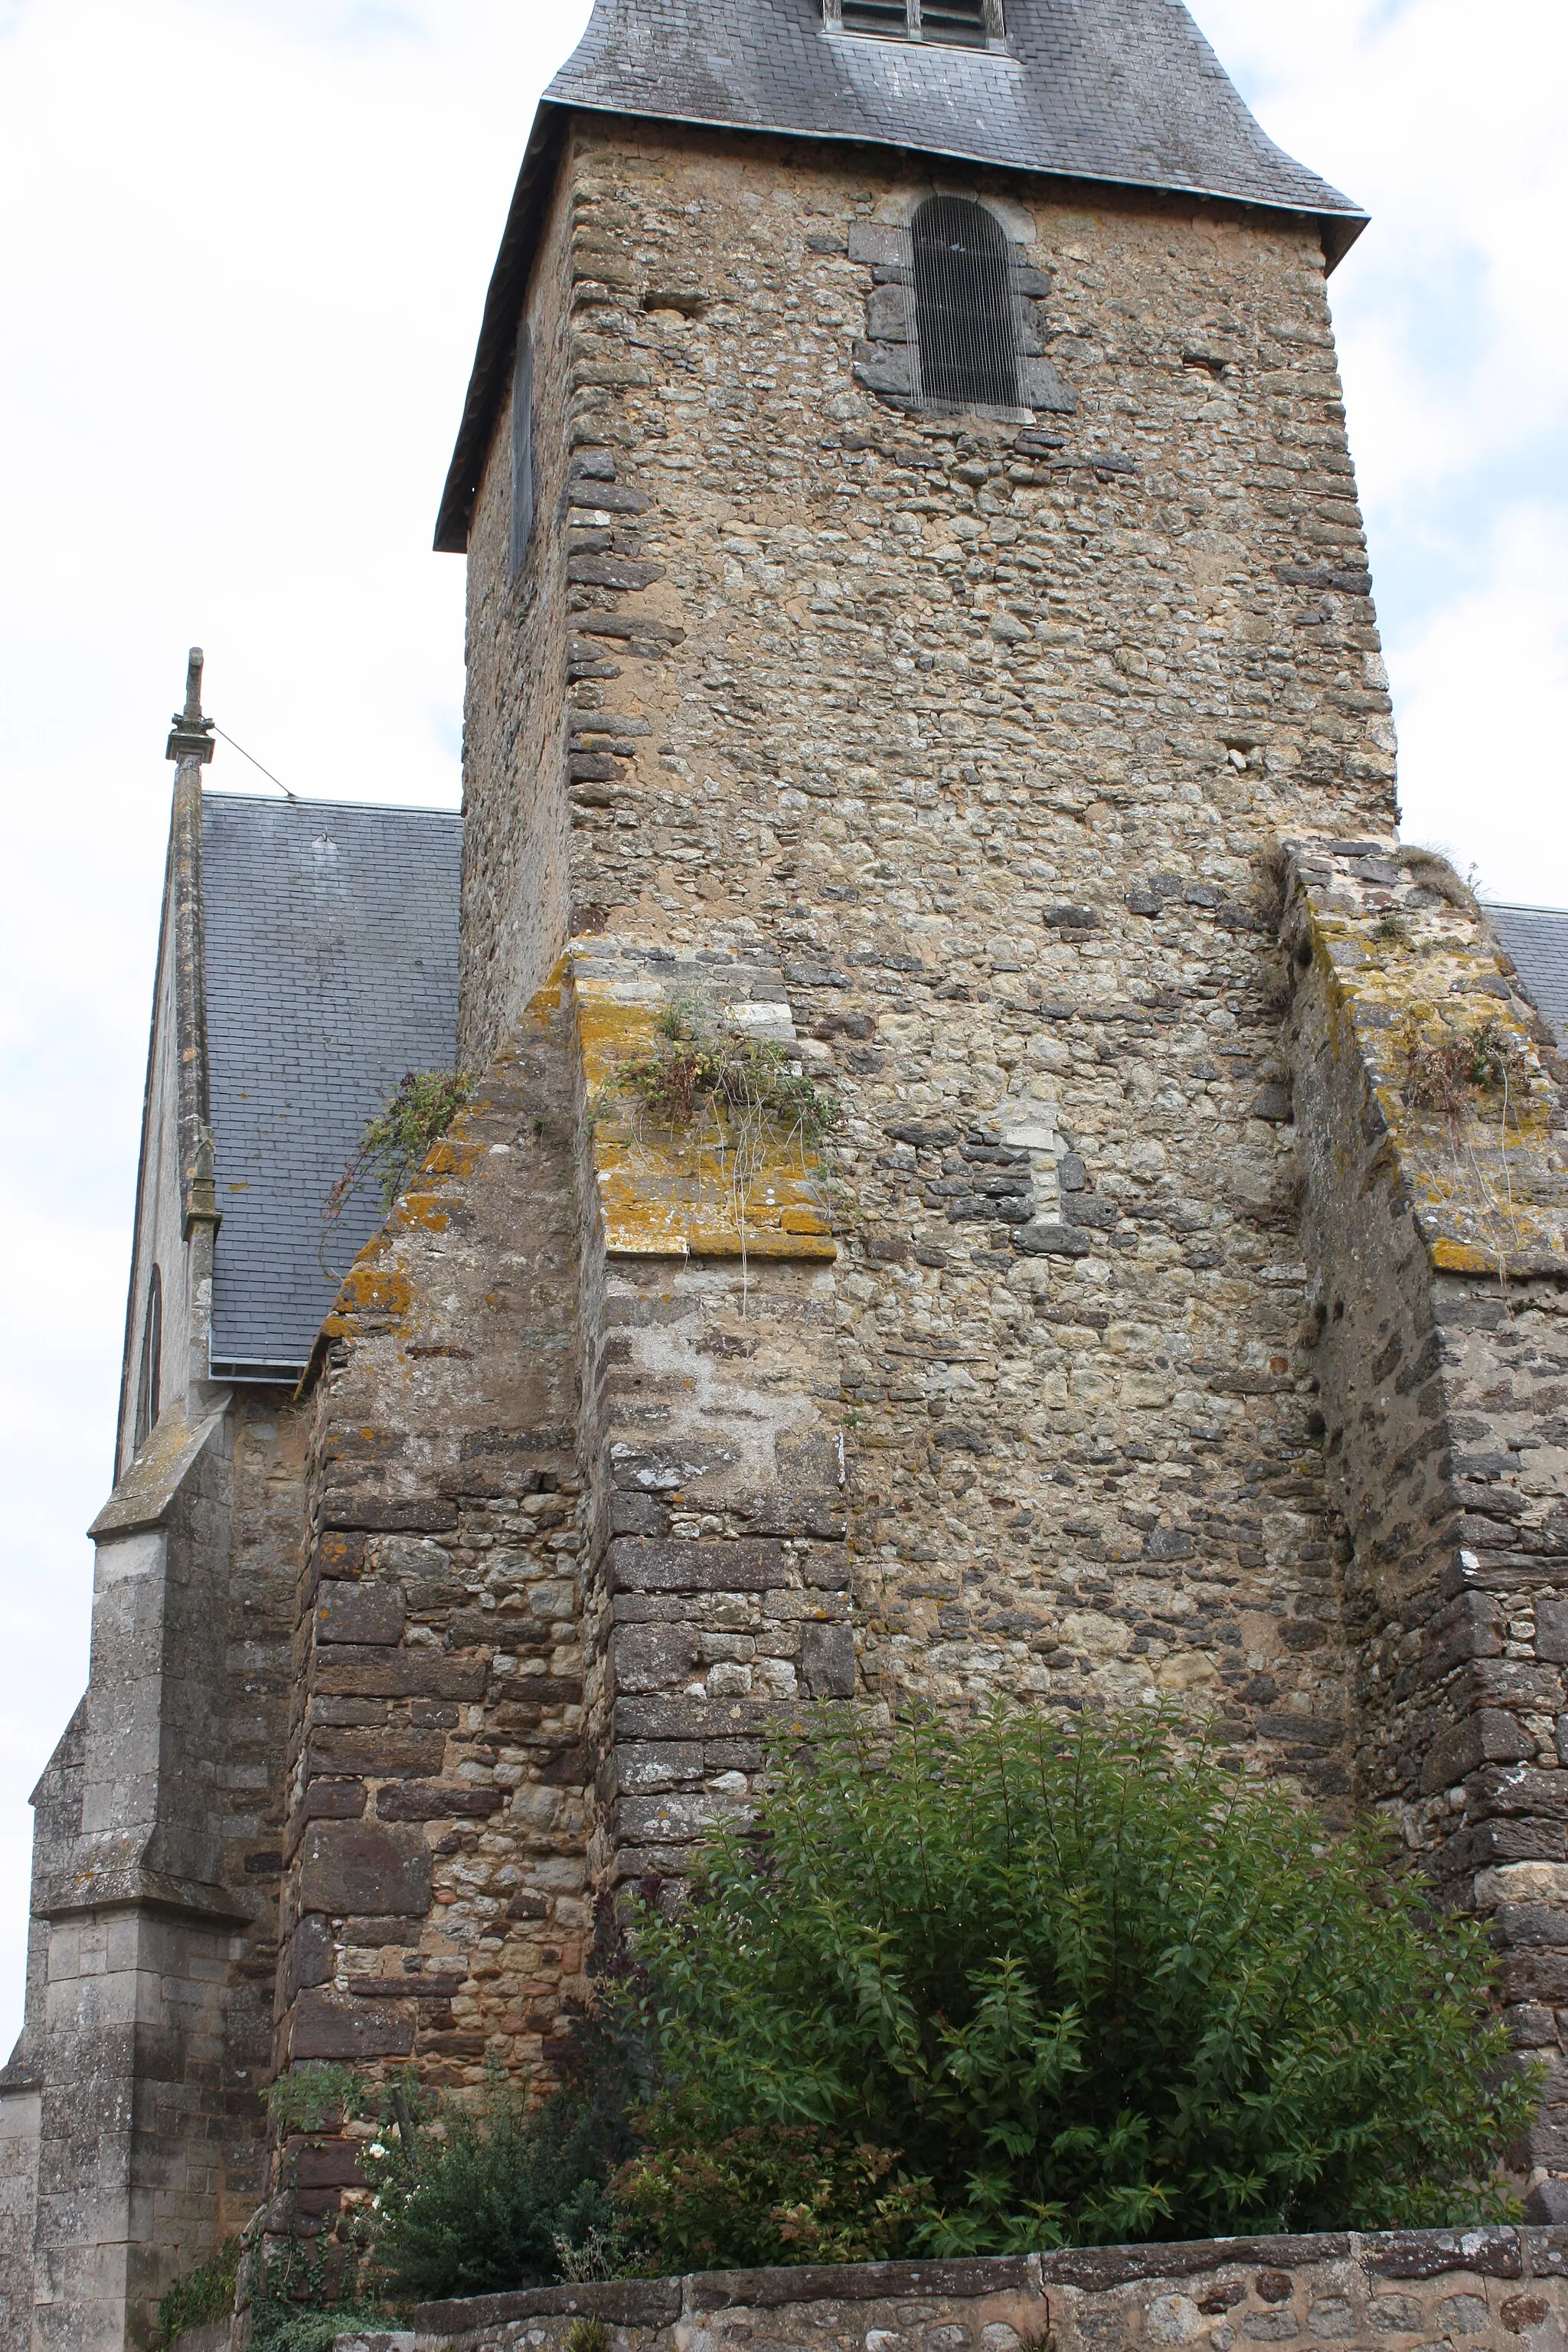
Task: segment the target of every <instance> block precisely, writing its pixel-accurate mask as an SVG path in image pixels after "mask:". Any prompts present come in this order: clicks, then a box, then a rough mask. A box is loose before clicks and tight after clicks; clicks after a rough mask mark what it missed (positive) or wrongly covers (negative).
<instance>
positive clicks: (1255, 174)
mask: <svg viewBox="0 0 1568 2352" xmlns="http://www.w3.org/2000/svg"><path fill="white" fill-rule="evenodd" d="M1005 22H1006V47H1005V51H994V50H989V49H983V48H968V47H963V48H959V47H947V46H944V45H942V44H941V43H938V42H935V41H926V42H911V41H906V40H898V39H888V38H884V37H878V36H875V35H868V34H863V33H853V32H849V33H847V32H843V31H841V30H839V29H837V27H830V26H826V24H825V23H824V21H823V13H822V5H821V0H595V8H594V14H593V16H592V18H591V19H590V21H589V25H588V29H587V31H586V32H585V33H584V37H583V38H582V40H581V42H580V43H579V44H578V46H577V48H576V49H575V51H574V54H573V55H572V57H571V58H569V59H568V60H567V63H566V64H565V65H564V66H563V68H562V69H561V71H560V73H559V74H557V76H556V78H555V79H554V80H553V81H552V83H551V85H550V88H549V89H548V90H547V91H546V92H545V95H544V100H543V103H542V106H541V107H540V110H539V114H538V117H537V119H536V121H535V122H534V126H533V131H532V135H531V139H530V141H529V145H528V152H527V154H526V156H525V158H524V162H523V167H522V172H521V176H520V178H519V180H518V184H517V192H516V194H515V195H514V197H513V199H512V206H511V213H510V218H509V220H508V222H507V226H506V232H505V235H504V236H503V237H502V240H501V247H500V254H499V256H498V257H497V262H496V268H495V271H494V275H493V276H492V278H491V280H490V287H489V295H488V297H487V299H486V304H485V315H484V322H483V325H482V327H481V329H480V332H479V349H478V351H477V352H476V354H475V360H474V370H473V377H472V381H471V382H470V383H469V387H468V404H467V406H466V409H465V412H464V416H463V423H462V427H461V429H460V431H459V434H458V445H457V448H456V450H455V452H454V455H453V458H452V466H451V471H450V473H449V474H448V477H447V488H446V492H445V495H444V497H443V499H442V503H441V513H440V518H439V520H438V521H437V530H436V545H437V548H440V549H444V550H448V551H455V552H461V551H462V549H463V547H464V546H465V545H466V543H467V536H468V516H469V513H470V512H471V509H472V505H473V499H474V496H475V494H476V491H477V488H478V482H479V467H480V465H481V464H482V462H483V457H484V450H485V446H486V444H487V442H488V439H489V423H490V417H491V415H492V413H493V407H494V403H495V400H496V399H497V398H498V397H499V395H500V389H501V387H502V385H503V384H504V383H505V380H506V373H507V369H508V367H509V365H510V356H511V339H512V332H513V329H514V326H515V323H516V319H517V314H518V310H519V307H520V305H521V299H522V296H523V292H524V289H525V288H526V286H527V282H528V274H529V269H530V268H531V262H532V257H533V250H534V245H535V241H536V238H537V234H538V218H539V210H540V206H541V204H542V197H543V193H544V188H545V185H546V184H547V178H548V163H549V160H550V158H551V156H552V153H553V136H554V131H555V127H556V124H557V123H558V121H559V119H560V116H561V115H562V113H563V111H564V110H569V109H573V108H577V109H582V110H587V111H590V112H595V113H605V114H616V115H629V116H639V117H644V118H652V119H654V120H657V121H667V122H689V123H701V124H707V125H712V126H714V127H716V128H724V129H730V130H739V131H774V132H785V133H795V134H800V135H804V136H806V137H810V138H816V139H837V140H852V141H858V142H870V143H872V144H874V145H879V146H888V147H897V148H902V149H909V150H913V151H915V152H919V153H922V154H928V155H932V156H941V157H949V158H952V159H953V160H954V161H960V162H964V163H986V164H994V165H1000V166H1004V167H1007V168H1011V169H1014V170H1019V171H1027V172H1040V173H1050V174H1052V175H1053V176H1055V177H1058V178H1066V179H1077V180H1085V181H1091V182H1099V183H1100V184H1113V185H1117V186H1121V187H1129V188H1147V189H1151V190H1158V191H1160V192H1162V193H1166V194H1186V195H1194V196H1205V197H1206V196H1216V197H1224V198H1226V199H1229V200H1231V201H1233V202H1236V203H1240V204H1247V205H1264V206H1267V207H1268V208H1270V209H1273V210H1278V211H1286V212H1290V213H1294V214H1297V215H1303V214H1304V215H1308V216H1310V217H1311V218H1313V219H1315V220H1316V221H1317V222H1318V224H1319V226H1320V230H1321V235H1322V239H1323V245H1324V249H1325V251H1326V253H1327V256H1328V258H1329V262H1330V265H1331V266H1332V264H1333V263H1334V262H1335V261H1337V260H1338V259H1339V258H1340V257H1341V256H1342V254H1343V253H1344V252H1345V251H1346V249H1347V248H1348V247H1350V245H1351V244H1352V242H1353V240H1354V239H1355V237H1356V236H1359V234H1360V232H1361V230H1362V229H1363V227H1364V226H1365V223H1366V215H1365V214H1364V213H1363V211H1362V209H1361V207H1360V206H1359V205H1355V204H1352V202H1351V200H1350V199H1349V198H1348V197H1347V196H1342V195H1341V194H1340V193H1339V192H1338V190H1337V189H1334V188H1331V187H1330V186H1329V184H1328V183H1327V182H1326V181H1324V180H1321V179H1320V178H1319V177H1318V175H1317V173H1314V172H1310V171H1308V170H1307V169H1306V167H1305V165H1304V164H1300V163H1295V162H1293V161H1292V160H1291V158H1290V157H1289V155H1287V154H1286V153H1285V152H1284V151H1283V150H1282V149H1281V148H1279V147H1277V146H1276V145H1275V143H1274V142H1273V141H1272V140H1271V139H1269V138H1268V136H1267V135H1266V134H1265V132H1264V131H1262V130H1261V129H1260V128H1259V126H1258V123H1257V122H1256V121H1254V119H1253V117H1252V115H1251V113H1250V112H1249V111H1248V110H1247V107H1246V106H1245V105H1244V104H1243V102H1242V100H1241V99H1240V97H1239V96H1238V95H1237V91H1236V89H1234V88H1233V87H1232V84H1231V82H1230V80H1229V79H1228V77H1227V76H1226V71H1225V68H1223V66H1222V65H1221V64H1220V62H1219V60H1218V58H1216V57H1215V53H1214V51H1213V49H1211V48H1210V47H1209V45H1208V43H1207V41H1206V40H1205V38H1204V37H1203V34H1202V33H1201V32H1200V31H1199V29H1198V27H1197V26H1196V25H1195V24H1194V21H1193V19H1192V17H1191V16H1189V15H1188V14H1187V11H1186V9H1185V8H1184V6H1183V5H1181V0H1005Z"/></svg>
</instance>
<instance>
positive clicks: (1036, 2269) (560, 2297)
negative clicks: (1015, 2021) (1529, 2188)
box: [339, 2226, 1568, 2345]
mask: <svg viewBox="0 0 1568 2352" xmlns="http://www.w3.org/2000/svg"><path fill="white" fill-rule="evenodd" d="M1348 2261H1354V2262H1356V2263H1359V2264H1360V2265H1361V2266H1362V2268H1363V2270H1364V2271H1365V2272H1366V2273H1368V2274H1369V2275H1371V2276H1375V2277H1378V2278H1382V2279H1384V2280H1388V2281H1390V2282H1392V2281H1395V2280H1423V2279H1436V2278H1441V2277H1444V2276H1447V2274H1449V2273H1466V2274H1467V2275H1468V2276H1470V2277H1480V2278H1490V2279H1499V2280H1510V2279H1518V2280H1531V2279H1568V2230H1552V2229H1522V2228H1512V2227H1506V2226H1497V2227H1489V2228H1481V2229H1473V2230H1391V2231H1376V2232H1364V2233H1363V2232H1355V2231H1325V2232H1321V2233H1318V2234H1312V2235H1305V2236H1300V2237H1292V2236H1276V2237H1260V2238H1200V2239H1189V2240H1185V2241H1183V2242H1175V2243H1167V2244H1149V2245H1137V2246H1088V2247H1066V2248H1060V2249H1057V2250H1055V2251H1053V2252H1046V2253H1038V2254H1022V2255H986V2256H977V2257H973V2258H970V2259H965V2260H962V2261H953V2262H896V2263H802V2264H800V2265H799V2266H798V2267H791V2268H788V2269H777V2270H755V2271H698V2272H693V2273H689V2275H687V2276H685V2277H683V2278H668V2279H616V2280H610V2281H608V2282H605V2283H584V2284H576V2285H566V2286H549V2287H534V2288H525V2289H521V2290H519V2291H518V2292H517V2293H514V2294H490V2295H476V2296H472V2297H469V2298H467V2299H465V2300H461V2301H454V2302H445V2303H427V2304H422V2305H418V2306H417V2308H416V2310H415V2311H414V2312H413V2314H412V2315H411V2316H412V2319H413V2322H414V2329H413V2332H412V2333H400V2334H399V2335H398V2336H387V2337H384V2338H383V2337H374V2336H371V2337H366V2336H360V2337H354V2338H347V2337H345V2338H340V2339H339V2340H340V2343H342V2344H345V2345H346V2344H348V2343H350V2342H353V2343H359V2344H369V2345H379V2344H382V2343H385V2344H387V2345H391V2344H398V2345H413V2344H415V2343H416V2342H417V2341H418V2340H419V2339H421V2338H429V2337H438V2338H440V2337H445V2338H451V2337H457V2336H480V2335H484V2334H486V2333H488V2332H489V2330H491V2329H493V2328H496V2327H499V2326H508V2325H510V2323H513V2322H516V2321H520V2320H529V2319H552V2318H557V2319H559V2318H567V2317H575V2316H578V2315H581V2316H582V2317H584V2318H587V2319H599V2320H602V2321H604V2322H605V2324H606V2325H607V2326H613V2327H638V2328H659V2327H669V2326H677V2325H679V2323H681V2322H687V2323H689V2322H692V2321H700V2319H702V2318H703V2317H704V2316H705V2315H710V2314H712V2313H717V2312H722V2311H729V2310H740V2309H746V2310H752V2311H759V2310H777V2309H780V2308H782V2307H784V2305H799V2304H813V2303H837V2304H846V2303H848V2304H854V2303H883V2302H889V2301H897V2300H900V2299H905V2298H908V2299H911V2300H919V2301H921V2302H937V2301H963V2302H971V2301H979V2300H984V2299H986V2298H989V2297H992V2296H995V2295H1006V2294H1025V2295H1039V2294H1044V2293H1045V2292H1046V2291H1047V2289H1048V2288H1050V2287H1052V2286H1058V2287H1072V2288H1076V2289H1077V2290H1078V2291H1079V2293H1080V2294H1097V2293H1106V2292H1109V2291H1110V2290H1112V2289H1114V2288H1117V2287H1121V2286H1125V2285H1129V2284H1135V2283H1137V2282H1138V2281H1140V2280H1161V2281H1166V2280H1179V2279H1191V2278H1194V2277H1197V2276H1200V2275H1203V2274H1205V2273H1212V2272H1215V2271H1221V2270H1226V2269H1234V2268H1236V2267H1237V2266H1238V2265H1242V2266H1245V2267H1246V2268H1247V2269H1249V2270H1258V2271H1279V2272H1284V2271H1298V2270H1302V2269H1305V2268H1308V2267H1309V2266H1310V2265H1314V2264H1318V2263H1336V2262H1339V2263H1342V2262H1348Z"/></svg>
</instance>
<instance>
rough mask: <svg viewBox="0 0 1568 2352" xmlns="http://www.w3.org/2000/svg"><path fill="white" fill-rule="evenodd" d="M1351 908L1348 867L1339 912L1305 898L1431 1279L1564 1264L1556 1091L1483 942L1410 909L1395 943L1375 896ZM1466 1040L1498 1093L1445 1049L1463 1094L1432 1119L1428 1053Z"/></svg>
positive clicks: (1308, 894)
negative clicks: (1472, 1078)
mask: <svg viewBox="0 0 1568 2352" xmlns="http://www.w3.org/2000/svg"><path fill="white" fill-rule="evenodd" d="M1357 898H1358V893H1357V890H1356V887H1355V885H1354V883H1353V882H1352V881H1350V880H1349V879H1348V878H1347V877H1345V875H1344V872H1343V868H1341V872H1340V876H1339V878H1338V880H1337V882H1336V885H1335V888H1334V896H1333V898H1332V900H1331V905H1329V906H1324V905H1323V904H1322V903H1321V899H1319V898H1317V897H1316V896H1315V895H1314V892H1313V890H1312V889H1310V888H1309V889H1307V890H1304V891H1303V893H1302V901H1301V904H1302V911H1303V912H1304V915H1305V918H1306V920H1307V922H1308V923H1309V925H1310V945H1311V954H1312V961H1313V963H1314V964H1315V966H1316V968H1317V970H1318V971H1319V973H1320V974H1321V978H1322V981H1323V983H1324V990H1325V998H1326V1006H1327V1013H1328V1024H1329V1039H1330V1045H1331V1051H1332V1052H1333V1053H1335V1054H1336V1055H1338V1054H1340V1053H1342V1052H1343V1051H1344V1050H1345V1048H1346V1047H1347V1046H1353V1048H1354V1051H1355V1053H1356V1055H1357V1056H1358V1058H1359V1060H1360V1062H1361V1065H1362V1067H1363V1070H1364V1072H1365V1075H1366V1078H1367V1082H1368V1084H1369V1086H1370V1087H1371V1090H1372V1093H1373V1098H1374V1099H1375V1101H1376V1104H1377V1108H1378V1110H1379V1112H1380V1113H1381V1115H1382V1118H1383V1122H1384V1128H1385V1129H1386V1144H1385V1147H1384V1148H1385V1149H1386V1150H1388V1151H1389V1152H1390V1153H1391V1154H1392V1155H1393V1157H1394V1160H1395V1161H1396V1162H1397V1166H1398V1171H1399V1174H1400V1176H1401V1177H1402V1179H1403V1181H1404V1184H1405V1190H1406V1192H1407V1193H1408V1195H1409V1197H1410V1199H1411V1200H1412V1201H1413V1202H1415V1207H1416V1212H1417V1217H1418V1222H1419V1223H1420V1226H1421V1229H1422V1232H1423V1233H1424V1234H1425V1236H1426V1243H1427V1246H1428V1248H1429V1249H1430V1251H1431V1253H1432V1260H1433V1264H1434V1265H1435V1267H1436V1269H1437V1270H1439V1271H1441V1272H1444V1273H1450V1274H1466V1275H1477V1274H1480V1275H1495V1276H1506V1275H1508V1274H1510V1272H1511V1271H1513V1270H1514V1269H1516V1268H1533V1269H1537V1270H1538V1269H1539V1268H1540V1266H1541V1265H1542V1263H1543V1262H1544V1261H1548V1260H1552V1259H1563V1257H1564V1255H1565V1254H1568V1253H1565V1240H1568V1236H1565V1231H1564V1227H1565V1206H1568V1203H1565V1188H1564V1171H1563V1164H1562V1154H1561V1151H1560V1150H1559V1149H1558V1147H1557V1142H1556V1134H1555V1127H1554V1121H1555V1118H1556V1115H1557V1088H1556V1087H1555V1084H1554V1083H1553V1081H1552V1078H1551V1077H1550V1076H1548V1074H1547V1072H1546V1070H1545V1068H1544V1066H1543V1065H1542V1060H1541V1055H1540V1054H1539V1052H1538V1050H1537V1047H1536V1044H1535V1039H1534V1036H1533V1035H1532V1034H1531V1029H1530V1028H1529V1026H1528V1025H1527V1024H1526V1023H1525V1021H1524V1020H1523V1019H1521V1016H1520V1014H1519V1013H1518V1012H1517V1010H1516V1009H1515V1006H1514V1004H1513V1003H1512V1001H1511V1000H1510V996H1509V992H1508V990H1507V989H1506V987H1503V986H1501V985H1500V967H1499V964H1498V961H1497V957H1496V954H1495V952H1494V951H1493V950H1492V948H1491V945H1490V943H1489V940H1488V939H1487V936H1486V934H1485V932H1484V930H1483V929H1481V928H1480V927H1479V925H1478V923H1477V922H1476V920H1475V919H1474V918H1473V916H1472V915H1470V914H1468V913H1467V912H1465V911H1464V910H1463V909H1459V908H1454V907H1453V906H1451V905H1448V904H1447V903H1445V904H1444V905H1443V906H1441V907H1439V908H1421V907H1405V908H1402V909H1401V911H1400V914H1399V931H1398V934H1397V935H1396V936H1393V935H1391V933H1390V930H1389V915H1388V911H1387V907H1386V904H1385V903H1380V900H1379V898H1375V897H1373V896H1372V895H1371V894H1370V893H1369V894H1365V896H1364V897H1363V899H1362V903H1360V904H1359V905H1358V904H1357ZM1382 898H1383V900H1384V901H1386V898H1387V894H1386V893H1384V894H1382ZM1488 1039H1490V1040H1491V1041H1493V1042H1492V1043H1491V1044H1490V1045H1488ZM1466 1040H1475V1041H1477V1045H1478V1049H1479V1046H1480V1045H1487V1047H1488V1051H1489V1052H1490V1053H1491V1054H1492V1055H1493V1058H1494V1060H1495V1061H1496V1062H1497V1066H1498V1068H1499V1070H1500V1073H1501V1074H1502V1075H1500V1076H1499V1079H1498V1082H1497V1083H1495V1084H1494V1083H1490V1082H1488V1083H1485V1084H1473V1083H1469V1082H1468V1070H1467V1067H1466V1065H1467V1063H1468V1052H1464V1053H1460V1052H1457V1051H1453V1050H1450V1052H1449V1054H1448V1056H1447V1059H1448V1061H1449V1062H1450V1064H1451V1066H1454V1067H1456V1068H1458V1070H1459V1071H1460V1073H1461V1076H1464V1077H1465V1079H1466V1082H1465V1083H1463V1084H1458V1083H1456V1084H1455V1085H1454V1087H1453V1089H1452V1095H1451V1099H1450V1100H1449V1101H1448V1102H1446V1103H1445V1104H1444V1107H1443V1108H1430V1107H1429V1105H1428V1103H1427V1102H1426V1101H1424V1100H1423V1099H1422V1096H1421V1094H1420V1092H1419V1091H1418V1089H1417V1085H1416V1080H1417V1077H1418V1076H1420V1075H1421V1073H1422V1071H1423V1069H1424V1068H1427V1067H1430V1066H1431V1064H1432V1060H1433V1053H1432V1049H1433V1047H1434V1045H1437V1046H1446V1047H1447V1048H1449V1049H1455V1048H1457V1047H1458V1046H1461V1045H1463V1043H1464V1041H1466ZM1498 1048H1500V1053H1499V1051H1498ZM1442 1058H1443V1057H1442V1056H1439V1062H1441V1060H1442ZM1505 1077H1506V1083H1505Z"/></svg>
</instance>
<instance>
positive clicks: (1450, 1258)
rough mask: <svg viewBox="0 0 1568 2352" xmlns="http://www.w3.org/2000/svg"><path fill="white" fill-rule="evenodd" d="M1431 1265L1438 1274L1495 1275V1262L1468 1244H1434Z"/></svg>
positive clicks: (1441, 1242)
mask: <svg viewBox="0 0 1568 2352" xmlns="http://www.w3.org/2000/svg"><path fill="white" fill-rule="evenodd" d="M1432 1263H1433V1265H1435V1266H1436V1269H1437V1271H1438V1273H1439V1274H1495V1273H1496V1272H1497V1260H1496V1258H1495V1257H1489V1256H1488V1255H1487V1254H1486V1252H1485V1250H1479V1249H1473V1248H1472V1247H1471V1246H1470V1244H1468V1242H1443V1241H1439V1242H1434V1243H1433V1244H1432Z"/></svg>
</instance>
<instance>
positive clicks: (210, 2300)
mask: <svg viewBox="0 0 1568 2352" xmlns="http://www.w3.org/2000/svg"><path fill="white" fill-rule="evenodd" d="M238 2275H239V2240H238V2239H237V2238H226V2239H225V2240H224V2242H223V2244H222V2245H221V2246H219V2248H218V2250H217V2252H216V2253H213V2254H209V2255H208V2256H207V2258H206V2260H205V2263H197V2264H196V2266H195V2269H194V2270H189V2271H187V2272H186V2273H185V2274H184V2278H177V2279H176V2280H175V2281H174V2285H173V2286H172V2287H171V2288H170V2289H169V2291H168V2293H167V2294H165V2295H164V2296H163V2300H162V2302H161V2303H160V2304H159V2305H158V2309H157V2313H156V2315H155V2318H156V2325H157V2330H158V2335H157V2341H158V2343H159V2345H160V2346H165V2345H171V2344H173V2343H174V2339H175V2337H176V2336H183V2335H184V2332H185V2330H186V2328H187V2327H200V2326H204V2325H205V2322H206V2321H207V2320H209V2319H224V2318H226V2316H227V2315H228V2314H229V2313H230V2312H231V2311H232V2310H233V2309H234V2287H235V2281H236V2279H237V2277H238Z"/></svg>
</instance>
